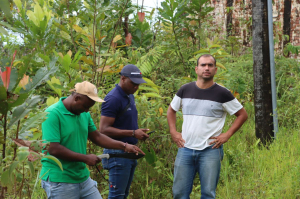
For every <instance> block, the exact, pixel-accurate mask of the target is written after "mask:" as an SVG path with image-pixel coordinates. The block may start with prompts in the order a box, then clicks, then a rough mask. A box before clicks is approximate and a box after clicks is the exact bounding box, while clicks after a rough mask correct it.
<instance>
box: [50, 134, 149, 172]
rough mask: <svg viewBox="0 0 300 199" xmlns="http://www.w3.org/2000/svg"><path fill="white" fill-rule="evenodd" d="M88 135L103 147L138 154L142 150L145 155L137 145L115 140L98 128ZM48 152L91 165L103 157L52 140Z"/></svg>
mask: <svg viewBox="0 0 300 199" xmlns="http://www.w3.org/2000/svg"><path fill="white" fill-rule="evenodd" d="M88 137H89V139H90V140H91V141H92V142H93V143H95V144H96V145H98V146H101V147H105V148H109V149H121V150H124V151H125V152H129V153H136V154H138V153H139V152H140V153H142V154H144V155H145V153H144V152H143V151H142V150H141V149H139V148H138V147H137V146H135V145H131V144H125V143H124V142H120V141H116V140H113V139H111V138H109V137H107V136H106V135H103V134H101V133H100V132H99V131H97V130H96V131H93V132H91V133H89V135H88ZM124 145H125V146H124ZM48 152H49V154H50V155H53V156H55V157H57V158H59V159H62V160H67V161H71V162H84V163H85V164H87V165H90V166H93V165H96V164H97V163H99V162H100V161H101V159H100V158H98V157H97V156H96V155H94V154H88V155H84V154H81V153H76V152H74V151H71V150H69V149H68V148H66V147H64V146H62V145H61V144H60V143H58V142H51V143H50V145H49V148H48Z"/></svg>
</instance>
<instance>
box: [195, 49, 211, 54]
mask: <svg viewBox="0 0 300 199" xmlns="http://www.w3.org/2000/svg"><path fill="white" fill-rule="evenodd" d="M200 53H209V50H208V49H201V50H198V51H196V52H194V54H200Z"/></svg>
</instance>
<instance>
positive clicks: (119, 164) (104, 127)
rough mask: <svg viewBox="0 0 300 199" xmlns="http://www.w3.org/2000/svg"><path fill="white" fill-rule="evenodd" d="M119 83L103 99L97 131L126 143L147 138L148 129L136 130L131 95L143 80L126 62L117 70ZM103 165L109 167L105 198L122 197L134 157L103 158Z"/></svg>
mask: <svg viewBox="0 0 300 199" xmlns="http://www.w3.org/2000/svg"><path fill="white" fill-rule="evenodd" d="M120 75H121V77H120V83H119V84H116V87H115V88H114V89H113V90H111V91H110V92H109V93H108V94H107V95H106V97H105V98H104V101H105V102H104V103H103V104H102V108H101V120H100V132H101V133H103V134H105V135H107V136H109V137H111V138H113V139H115V140H119V141H122V142H126V143H128V144H137V142H138V140H146V139H147V138H148V137H149V135H147V134H146V132H147V131H148V130H149V129H139V127H138V122H137V121H138V111H137V109H136V106H135V101H134V96H133V94H134V93H135V92H136V91H137V89H138V88H139V85H140V84H141V83H146V82H145V80H144V79H143V78H142V73H141V71H140V70H139V69H138V67H136V66H135V65H132V64H129V65H126V66H125V67H124V68H123V69H122V71H121V73H120ZM104 153H124V151H123V150H115V149H104ZM102 164H103V168H104V169H108V170H109V182H110V185H109V195H108V199H124V198H127V196H128V194H129V188H130V184H131V182H132V179H133V174H134V170H135V167H136V165H137V161H136V160H130V159H125V158H109V159H103V160H102Z"/></svg>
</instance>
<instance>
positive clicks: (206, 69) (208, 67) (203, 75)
mask: <svg viewBox="0 0 300 199" xmlns="http://www.w3.org/2000/svg"><path fill="white" fill-rule="evenodd" d="M217 69H218V68H217V67H216V66H215V61H214V59H213V58H212V57H201V58H200V59H199V63H198V66H196V67H195V71H196V73H197V75H198V78H200V79H203V80H212V79H213V78H214V75H215V74H216V73H217Z"/></svg>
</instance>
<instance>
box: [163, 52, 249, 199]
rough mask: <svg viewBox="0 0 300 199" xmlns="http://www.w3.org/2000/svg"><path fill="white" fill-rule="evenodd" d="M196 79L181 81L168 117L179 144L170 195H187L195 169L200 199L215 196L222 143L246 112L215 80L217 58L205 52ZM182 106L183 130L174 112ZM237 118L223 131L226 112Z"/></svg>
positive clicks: (180, 197)
mask: <svg viewBox="0 0 300 199" xmlns="http://www.w3.org/2000/svg"><path fill="white" fill-rule="evenodd" d="M195 72H196V74H197V81H196V82H191V83H188V84H185V85H183V86H182V87H181V88H180V89H179V90H178V92H177V93H176V95H175V96H174V98H173V100H172V102H171V104H170V106H169V109H168V112H167V118H168V123H169V127H170V133H171V136H172V139H173V141H174V142H175V143H176V144H177V146H178V153H177V156H176V160H175V168H174V182H173V196H174V199H187V198H189V195H190V193H191V191H192V188H193V180H194V178H195V174H196V172H198V173H199V178H200V183H201V199H206V198H215V197H216V188H217V184H218V180H219V174H220V168H221V160H222V159H223V144H224V143H225V142H227V141H228V140H229V138H230V137H231V136H232V135H233V134H234V133H235V132H236V131H237V130H238V129H239V128H240V127H241V126H242V125H243V123H244V122H245V121H246V120H247V117H248V115H247V113H246V111H245V109H244V108H243V106H242V105H241V104H240V103H239V102H238V100H237V99H236V98H235V97H234V96H233V95H232V94H231V92H230V91H229V90H228V89H226V88H224V87H222V86H220V85H219V84H217V83H215V82H214V80H213V78H214V75H215V74H216V72H217V67H216V60H215V58H214V57H213V56H212V55H209V54H205V55H202V56H200V57H199V58H198V60H197V66H196V67H195ZM180 108H182V113H183V124H182V133H179V132H177V130H176V112H177V111H179V109H180ZM227 113H229V114H230V115H233V114H234V115H235V116H236V119H235V121H234V122H233V124H232V126H231V127H230V128H229V129H228V131H227V132H225V133H222V129H223V126H224V123H225V119H226V114H227Z"/></svg>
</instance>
